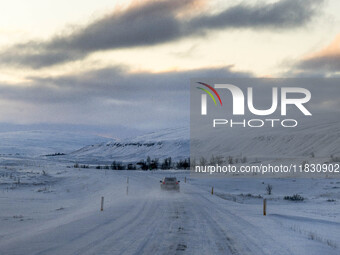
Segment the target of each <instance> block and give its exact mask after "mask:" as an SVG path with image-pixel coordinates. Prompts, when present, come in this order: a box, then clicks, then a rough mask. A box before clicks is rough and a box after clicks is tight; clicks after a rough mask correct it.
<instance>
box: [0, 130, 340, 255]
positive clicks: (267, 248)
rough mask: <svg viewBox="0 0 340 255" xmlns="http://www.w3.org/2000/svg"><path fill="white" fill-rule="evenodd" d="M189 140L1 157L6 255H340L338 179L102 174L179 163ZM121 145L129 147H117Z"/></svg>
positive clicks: (144, 139) (172, 136) (180, 135)
mask: <svg viewBox="0 0 340 255" xmlns="http://www.w3.org/2000/svg"><path fill="white" fill-rule="evenodd" d="M186 137H187V132H186V131H185V129H171V130H169V129H168V130H162V131H159V132H153V133H151V134H147V135H143V136H140V137H136V138H133V139H131V140H129V139H126V140H124V141H116V140H114V141H113V140H111V141H110V140H107V141H106V142H101V139H103V138H102V137H97V138H96V139H98V143H95V144H93V145H91V144H89V145H86V141H84V140H81V139H78V140H77V139H75V140H77V142H76V144H75V145H78V144H79V143H84V145H85V146H83V147H82V148H80V149H79V148H78V149H74V150H73V147H72V146H71V147H70V148H68V147H67V146H64V150H60V149H61V147H59V145H58V144H57V145H58V146H57V145H56V148H55V150H54V152H55V153H56V155H54V156H46V155H48V153H51V149H50V148H44V147H45V146H44V142H43V141H46V139H47V138H46V135H42V136H41V140H40V142H39V139H38V138H36V137H35V139H36V140H35V143H34V144H35V146H36V148H35V151H39V152H40V153H42V154H35V155H32V154H30V153H28V152H29V151H32V148H29V149H28V150H27V152H26V153H25V151H20V154H16V153H15V150H11V153H10V154H4V153H2V154H1V156H0V206H1V210H0V221H1V228H0V254H339V252H340V242H339V236H340V205H339V200H340V179H326V178H323V179H315V178H314V179H311V178H309V179H301V178H281V179H278V178H277V179H270V178H213V177H211V178H203V177H200V176H198V177H194V176H192V175H191V174H190V171H188V170H179V169H177V170H176V169H169V170H161V169H154V170H151V171H150V170H147V171H142V170H130V171H129V170H111V169H110V168H108V169H106V168H100V169H96V165H97V164H102V165H105V164H108V163H109V162H111V161H112V159H113V158H115V157H116V158H117V160H121V161H123V162H124V159H125V160H126V159H130V161H129V162H131V161H138V160H141V159H145V156H146V155H148V156H150V157H151V158H156V157H159V158H160V162H162V158H161V155H167V156H172V158H173V160H174V162H175V161H176V160H179V159H181V158H185V157H188V156H189V149H188V148H189V141H188V139H185V138H186ZM33 138H34V137H32V133H31V132H28V133H26V138H23V137H22V136H20V137H19V139H20V140H21V141H22V143H24V141H25V140H27V139H28V140H32V139H33ZM13 139H14V138H13ZM54 139H55V138H54ZM91 139H92V138H91ZM316 139H318V138H316ZM66 140H67V139H66ZM93 141H94V140H91V142H93ZM157 141H158V142H157ZM17 142H19V141H18V140H17ZM118 143H119V144H127V145H125V146H118V147H117V146H111V145H112V144H116V145H117V144H118ZM136 143H137V144H138V143H140V144H150V145H149V146H135V145H133V144H136ZM51 144H53V143H52V142H51ZM6 146H8V144H7V145H6ZM162 146H163V147H162ZM162 148H164V151H162ZM1 149H3V148H1ZM92 151H93V154H92ZM176 152H177V153H176ZM58 153H59V154H60V155H59V154H58ZM157 153H158V154H157ZM63 154H65V155H63ZM52 155H53V154H52ZM124 155H128V156H126V158H124ZM132 155H134V156H132ZM99 156H101V157H99ZM322 156H323V157H325V155H322ZM92 159H97V161H95V162H93V164H91V160H92ZM131 159H132V160H131ZM75 163H79V164H80V165H81V164H88V168H80V167H79V168H75V167H74V164H75ZM86 166H87V165H86ZM165 176H173V177H177V179H178V180H180V192H179V193H177V192H172V191H161V190H160V185H159V181H160V180H161V179H162V178H163V177H165ZM269 185H270V186H271V187H272V189H271V194H270V195H269V193H268V186H269ZM212 188H213V194H212ZM294 195H295V196H294ZM101 197H104V208H103V211H100V207H101ZM264 198H266V199H267V215H266V216H263V199H264Z"/></svg>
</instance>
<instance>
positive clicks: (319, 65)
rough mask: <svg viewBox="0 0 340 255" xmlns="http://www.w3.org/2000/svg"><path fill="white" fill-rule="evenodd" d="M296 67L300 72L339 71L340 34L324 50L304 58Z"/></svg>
mask: <svg viewBox="0 0 340 255" xmlns="http://www.w3.org/2000/svg"><path fill="white" fill-rule="evenodd" d="M297 67H298V68H299V69H302V70H317V71H330V72H337V71H340V34H338V35H337V36H336V37H335V39H334V40H333V41H332V42H331V43H330V44H329V45H327V46H326V47H325V48H323V49H321V50H319V51H317V52H314V53H312V54H309V55H307V56H306V57H304V58H303V59H302V61H301V62H300V63H299V64H298V65H297Z"/></svg>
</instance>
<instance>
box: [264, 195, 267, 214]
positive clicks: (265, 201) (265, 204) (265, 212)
mask: <svg viewBox="0 0 340 255" xmlns="http://www.w3.org/2000/svg"><path fill="white" fill-rule="evenodd" d="M263 215H264V216H266V215H267V199H266V198H265V199H263Z"/></svg>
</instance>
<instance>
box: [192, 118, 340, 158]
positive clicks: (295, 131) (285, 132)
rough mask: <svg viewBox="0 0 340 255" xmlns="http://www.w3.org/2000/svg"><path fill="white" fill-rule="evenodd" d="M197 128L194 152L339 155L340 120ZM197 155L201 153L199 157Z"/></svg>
mask: <svg viewBox="0 0 340 255" xmlns="http://www.w3.org/2000/svg"><path fill="white" fill-rule="evenodd" d="M205 130H207V129H205V127H202V128H201V129H200V128H197V129H196V131H195V132H196V134H197V135H195V136H194V138H193V139H192V147H191V152H192V153H194V154H195V155H204V156H205V157H207V158H210V155H211V154H213V155H215V156H216V155H224V156H237V155H243V156H246V157H249V156H250V157H260V158H285V157H305V156H311V155H313V156H315V157H330V156H331V155H333V156H339V155H340V120H339V119H336V118H335V119H332V120H329V119H327V120H326V121H322V120H320V121H314V122H302V124H301V126H300V127H298V128H271V127H269V128H249V127H246V128H234V129H232V128H230V127H218V128H216V129H215V130H212V129H208V130H212V131H210V132H206V131H205ZM196 158H198V156H197V157H196Z"/></svg>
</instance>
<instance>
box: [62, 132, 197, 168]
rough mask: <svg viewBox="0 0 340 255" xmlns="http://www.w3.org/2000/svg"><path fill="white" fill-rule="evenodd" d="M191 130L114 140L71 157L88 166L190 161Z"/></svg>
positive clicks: (72, 154) (93, 146) (88, 147)
mask: <svg viewBox="0 0 340 255" xmlns="http://www.w3.org/2000/svg"><path fill="white" fill-rule="evenodd" d="M189 146H190V145H189V130H188V129H187V128H178V129H165V130H161V131H158V132H152V133H149V134H146V135H142V136H138V137H135V138H132V139H124V140H113V141H109V142H103V143H99V144H95V145H88V146H85V147H83V148H81V149H79V150H76V151H74V152H72V153H70V154H68V155H67V158H69V159H70V160H76V161H78V162H86V163H96V162H98V163H103V162H107V163H109V162H112V161H113V160H116V161H122V162H137V161H139V160H142V159H143V160H145V159H146V158H147V157H148V156H150V158H152V159H153V158H158V159H160V160H162V159H164V158H166V157H172V159H173V160H175V161H177V160H180V159H185V158H187V157H189Z"/></svg>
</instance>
